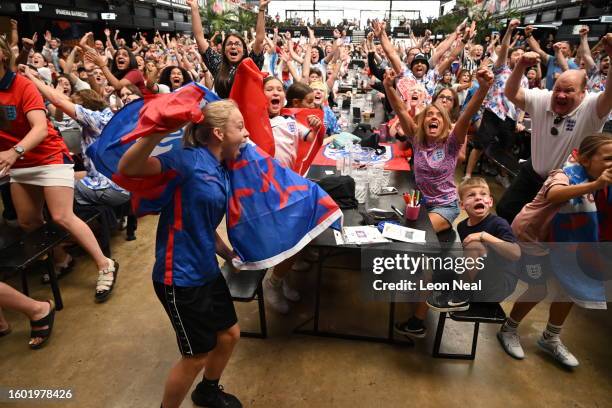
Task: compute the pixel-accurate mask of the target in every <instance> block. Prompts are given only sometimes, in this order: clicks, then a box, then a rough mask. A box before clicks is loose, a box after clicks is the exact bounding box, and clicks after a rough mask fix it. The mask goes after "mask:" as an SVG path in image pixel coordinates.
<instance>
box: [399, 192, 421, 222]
mask: <svg viewBox="0 0 612 408" xmlns="http://www.w3.org/2000/svg"><path fill="white" fill-rule="evenodd" d="M403 197H404V202H405V203H406V210H405V211H404V218H405V219H406V220H408V221H416V220H417V219H418V218H419V211H421V203H420V201H421V192H420V191H414V190H412V192H411V193H404V195H403Z"/></svg>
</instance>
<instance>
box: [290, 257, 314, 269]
mask: <svg viewBox="0 0 612 408" xmlns="http://www.w3.org/2000/svg"><path fill="white" fill-rule="evenodd" d="M291 270H292V271H295V272H305V271H309V270H310V263H308V262H306V261H303V260H301V259H299V260H297V261H295V262H294V263H293V265H292V266H291Z"/></svg>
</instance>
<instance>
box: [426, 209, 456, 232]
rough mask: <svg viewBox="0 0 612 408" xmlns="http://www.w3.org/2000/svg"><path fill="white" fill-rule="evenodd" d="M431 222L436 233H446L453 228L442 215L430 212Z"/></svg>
mask: <svg viewBox="0 0 612 408" xmlns="http://www.w3.org/2000/svg"><path fill="white" fill-rule="evenodd" d="M429 220H430V221H431V225H432V226H433V229H434V231H435V232H436V233H438V232H442V231H446V230H447V229H449V228H450V227H451V225H450V224H449V223H448V221H446V219H445V218H444V217H442V216H441V215H440V214H436V213H432V212H430V213H429Z"/></svg>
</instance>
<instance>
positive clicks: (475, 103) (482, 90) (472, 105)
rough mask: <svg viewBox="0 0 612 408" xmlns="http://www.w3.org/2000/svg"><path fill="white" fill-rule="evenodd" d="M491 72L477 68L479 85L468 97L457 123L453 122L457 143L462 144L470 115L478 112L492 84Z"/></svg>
mask: <svg viewBox="0 0 612 408" xmlns="http://www.w3.org/2000/svg"><path fill="white" fill-rule="evenodd" d="M493 78H494V76H493V73H492V72H491V71H489V70H487V69H479V70H478V72H476V80H477V81H478V85H480V87H479V88H478V90H477V91H476V93H475V94H474V96H472V99H470V102H469V103H468V105H467V107H466V108H465V110H464V111H463V112H462V113H461V116H459V119H458V120H457V123H455V128H454V129H453V132H455V137H456V138H457V143H458V144H460V145H462V144H463V142H464V141H465V136H466V135H467V131H468V129H469V127H470V121H471V120H472V116H474V115H475V114H476V112H478V109H480V106H481V105H482V101H484V98H485V97H486V96H487V93H488V92H489V88H490V87H491V85H492V84H493Z"/></svg>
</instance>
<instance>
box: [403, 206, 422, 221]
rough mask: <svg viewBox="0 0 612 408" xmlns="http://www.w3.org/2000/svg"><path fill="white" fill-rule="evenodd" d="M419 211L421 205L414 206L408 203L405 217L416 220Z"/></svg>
mask: <svg viewBox="0 0 612 408" xmlns="http://www.w3.org/2000/svg"><path fill="white" fill-rule="evenodd" d="M419 211H421V206H416V207H413V206H411V205H406V210H405V211H404V218H406V219H407V220H408V221H416V220H417V219H418V218H419Z"/></svg>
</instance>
